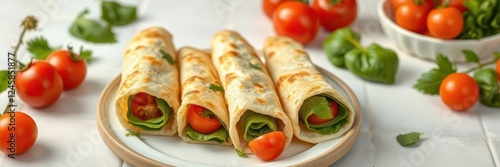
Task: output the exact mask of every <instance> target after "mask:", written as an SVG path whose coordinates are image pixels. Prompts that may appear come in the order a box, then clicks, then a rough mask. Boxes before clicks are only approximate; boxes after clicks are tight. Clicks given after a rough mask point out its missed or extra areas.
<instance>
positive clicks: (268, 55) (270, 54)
mask: <svg viewBox="0 0 500 167" xmlns="http://www.w3.org/2000/svg"><path fill="white" fill-rule="evenodd" d="M273 56H274V51H271V52H269V54H267V58H269V59H270V58H272V57H273Z"/></svg>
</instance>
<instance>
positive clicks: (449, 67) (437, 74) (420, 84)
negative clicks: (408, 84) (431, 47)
mask: <svg viewBox="0 0 500 167" xmlns="http://www.w3.org/2000/svg"><path fill="white" fill-rule="evenodd" d="M435 61H436V64H437V65H438V68H433V69H431V70H430V71H428V72H426V73H424V74H422V76H420V78H419V79H418V80H417V83H415V85H413V87H414V88H415V89H417V90H418V91H421V92H422V93H424V94H431V95H436V94H438V93H439V86H440V85H441V82H442V81H443V80H444V78H446V76H448V75H449V74H451V73H454V72H456V71H457V69H456V67H455V66H454V65H453V64H452V63H451V62H450V60H448V57H446V56H444V55H442V54H439V55H438V56H437V57H436V60H435Z"/></svg>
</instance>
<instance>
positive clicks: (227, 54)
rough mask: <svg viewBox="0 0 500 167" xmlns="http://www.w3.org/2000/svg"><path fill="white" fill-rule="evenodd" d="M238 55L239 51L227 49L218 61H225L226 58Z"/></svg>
mask: <svg viewBox="0 0 500 167" xmlns="http://www.w3.org/2000/svg"><path fill="white" fill-rule="evenodd" d="M238 55H239V53H238V52H236V51H234V50H231V51H228V52H226V53H224V55H222V56H221V57H219V62H221V63H224V62H226V61H227V59H228V58H230V57H237V56H238Z"/></svg>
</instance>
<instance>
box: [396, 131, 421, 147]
mask: <svg viewBox="0 0 500 167" xmlns="http://www.w3.org/2000/svg"><path fill="white" fill-rule="evenodd" d="M420 135H422V133H420V132H410V133H406V134H399V135H398V136H397V137H396V140H397V141H398V143H399V145H401V146H403V147H407V146H411V145H414V144H417V143H418V142H419V141H420Z"/></svg>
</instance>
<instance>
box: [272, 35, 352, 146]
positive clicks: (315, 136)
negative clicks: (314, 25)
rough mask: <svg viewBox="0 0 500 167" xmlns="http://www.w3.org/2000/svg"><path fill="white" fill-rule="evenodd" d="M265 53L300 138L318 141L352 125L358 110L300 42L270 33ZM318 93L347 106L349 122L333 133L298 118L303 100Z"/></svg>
mask: <svg viewBox="0 0 500 167" xmlns="http://www.w3.org/2000/svg"><path fill="white" fill-rule="evenodd" d="M264 55H265V59H266V65H267V68H268V70H269V72H270V73H271V76H272V78H273V81H274V83H275V85H276V89H277V90H278V94H279V96H280V99H281V102H282V104H283V106H284V110H285V112H286V114H287V115H288V118H290V121H291V123H292V125H293V130H294V134H295V136H296V137H297V138H298V139H300V140H303V141H306V142H310V143H319V142H322V141H326V140H330V139H333V138H336V137H339V136H341V135H342V134H344V133H345V132H347V131H348V130H349V129H350V128H351V126H352V123H353V120H354V114H355V113H354V112H353V109H352V106H351V104H350V103H348V101H347V99H346V98H345V97H344V96H343V95H342V94H341V93H339V92H338V91H337V90H336V89H335V88H333V87H332V86H331V85H330V84H328V83H327V82H326V80H325V79H324V78H323V76H322V75H321V74H320V72H319V71H318V70H317V69H316V68H315V66H314V65H313V64H312V63H311V60H310V59H309V56H308V54H307V53H306V52H305V50H304V47H303V46H302V45H301V44H300V43H298V42H296V41H294V40H292V39H291V38H288V37H279V36H277V37H269V38H267V39H266V41H265V42H264ZM318 95H319V96H328V97H330V98H333V99H334V100H335V101H336V102H337V103H340V104H339V107H340V106H343V107H345V108H346V109H347V116H346V117H345V118H347V120H346V121H347V122H345V124H343V126H341V127H340V128H339V129H338V131H337V132H335V133H333V134H326V135H325V134H320V133H317V132H315V131H312V130H310V129H308V128H307V127H306V126H305V125H304V123H303V122H302V121H301V120H300V118H299V110H300V109H301V106H302V104H303V103H304V101H305V100H306V99H308V98H310V97H313V96H318Z"/></svg>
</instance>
